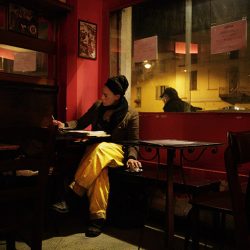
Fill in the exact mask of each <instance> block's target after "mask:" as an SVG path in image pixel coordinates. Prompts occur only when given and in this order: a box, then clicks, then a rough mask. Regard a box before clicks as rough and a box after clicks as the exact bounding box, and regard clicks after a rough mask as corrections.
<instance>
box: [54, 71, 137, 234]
mask: <svg viewBox="0 0 250 250" xmlns="http://www.w3.org/2000/svg"><path fill="white" fill-rule="evenodd" d="M128 85H129V84H128V81H127V79H126V77H125V76H123V75H120V76H116V77H111V78H109V79H108V80H107V82H106V83H105V86H104V87H103V92H102V97H101V100H99V101H97V102H96V103H94V104H93V105H92V107H91V108H90V109H89V110H88V111H87V112H86V113H85V114H84V115H83V116H82V117H80V118H79V119H78V120H77V121H69V122H66V123H62V122H60V121H57V120H54V124H55V125H57V126H58V127H59V128H64V127H70V128H75V129H84V128H86V127H87V126H89V125H92V130H103V131H105V132H107V133H108V134H110V135H111V141H110V142H101V143H95V144H93V145H90V146H88V148H87V149H86V152H85V153H84V155H83V157H82V160H81V162H80V164H79V166H78V169H77V171H76V173H75V178H74V181H73V182H72V183H71V184H70V187H71V188H72V190H73V191H74V192H75V193H76V194H77V195H79V196H83V194H85V193H86V194H87V196H88V199H89V211H90V223H89V226H88V229H87V231H86V233H85V234H86V236H89V237H95V236H98V235H99V234H100V233H101V232H102V228H103V226H104V223H105V219H106V210H107V204H108V196H109V179H108V168H107V167H108V166H109V167H119V166H123V165H124V162H125V165H126V166H127V167H128V168H130V169H131V170H132V171H136V172H138V171H140V168H141V163H140V162H139V161H138V160H137V150H136V148H135V147H129V148H127V151H126V152H124V147H123V146H122V145H120V144H119V141H122V140H138V137H139V116H138V113H137V112H136V111H134V110H132V109H131V108H130V107H129V106H128V103H127V100H126V98H125V97H124V95H125V92H126V90H127V88H128Z"/></svg>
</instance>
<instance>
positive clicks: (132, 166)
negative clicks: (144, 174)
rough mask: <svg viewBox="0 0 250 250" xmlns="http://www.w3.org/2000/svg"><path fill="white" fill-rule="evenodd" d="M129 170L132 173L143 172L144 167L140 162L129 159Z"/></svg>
mask: <svg viewBox="0 0 250 250" xmlns="http://www.w3.org/2000/svg"><path fill="white" fill-rule="evenodd" d="M127 168H129V170H130V171H132V172H140V171H142V165H141V163H140V162H139V161H138V160H134V159H128V161H127Z"/></svg>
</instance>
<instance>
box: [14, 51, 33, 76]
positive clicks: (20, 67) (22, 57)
mask: <svg viewBox="0 0 250 250" xmlns="http://www.w3.org/2000/svg"><path fill="white" fill-rule="evenodd" d="M13 70H14V71H21V72H27V71H28V72H31V71H36V53H35V52H17V53H15V55H14V67H13Z"/></svg>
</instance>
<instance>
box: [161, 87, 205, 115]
mask: <svg viewBox="0 0 250 250" xmlns="http://www.w3.org/2000/svg"><path fill="white" fill-rule="evenodd" d="M161 99H162V101H163V102H164V107H163V110H164V112H195V111H197V110H201V108H198V107H194V106H192V105H190V104H189V103H187V102H185V101H183V100H181V98H180V97H179V95H178V92H177V91H176V90H175V89H174V88H171V87H168V88H166V89H165V90H164V92H163V93H162V95H161Z"/></svg>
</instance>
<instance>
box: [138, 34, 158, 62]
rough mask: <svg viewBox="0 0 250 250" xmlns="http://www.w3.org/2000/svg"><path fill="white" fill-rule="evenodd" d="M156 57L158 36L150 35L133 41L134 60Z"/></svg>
mask: <svg viewBox="0 0 250 250" xmlns="http://www.w3.org/2000/svg"><path fill="white" fill-rule="evenodd" d="M157 59H158V38H157V36H151V37H147V38H143V39H139V40H135V41H134V62H144V61H146V60H148V61H149V60H157Z"/></svg>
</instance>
